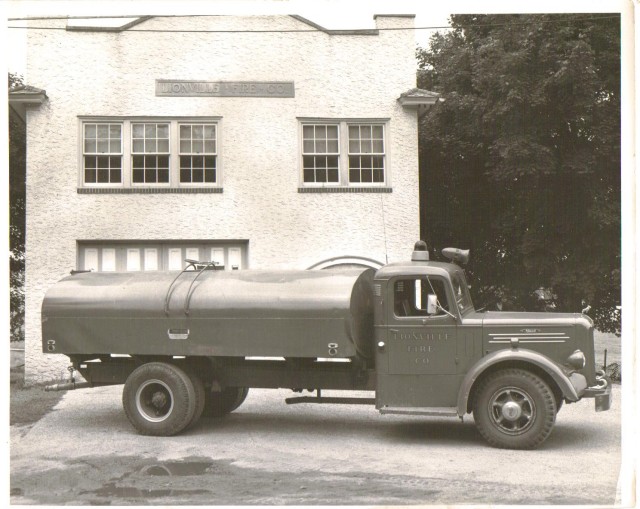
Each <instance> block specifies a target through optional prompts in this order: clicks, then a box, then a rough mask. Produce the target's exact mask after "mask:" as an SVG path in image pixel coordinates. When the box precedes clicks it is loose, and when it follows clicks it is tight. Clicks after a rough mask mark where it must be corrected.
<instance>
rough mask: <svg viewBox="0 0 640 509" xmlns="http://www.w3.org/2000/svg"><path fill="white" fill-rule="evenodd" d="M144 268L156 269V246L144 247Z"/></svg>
mask: <svg viewBox="0 0 640 509" xmlns="http://www.w3.org/2000/svg"><path fill="white" fill-rule="evenodd" d="M144 270H158V250H157V249H156V248H153V247H149V248H145V250H144Z"/></svg>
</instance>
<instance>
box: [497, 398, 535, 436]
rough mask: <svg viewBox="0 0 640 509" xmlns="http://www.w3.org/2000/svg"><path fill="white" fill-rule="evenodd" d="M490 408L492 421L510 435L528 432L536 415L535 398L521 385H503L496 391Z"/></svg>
mask: <svg viewBox="0 0 640 509" xmlns="http://www.w3.org/2000/svg"><path fill="white" fill-rule="evenodd" d="M488 410H489V416H490V418H491V421H492V423H493V424H494V425H495V426H496V427H497V428H498V429H499V430H500V431H502V432H503V433H506V434H508V435H520V434H522V433H524V432H526V431H527V430H528V429H529V428H530V427H531V426H532V425H533V423H534V421H535V417H536V406H535V403H534V401H533V398H532V397H531V396H530V395H529V394H528V393H527V392H526V391H524V390H522V389H520V388H519V387H503V388H501V389H499V390H497V391H496V392H494V393H493V395H492V396H491V398H490V399H489V408H488Z"/></svg>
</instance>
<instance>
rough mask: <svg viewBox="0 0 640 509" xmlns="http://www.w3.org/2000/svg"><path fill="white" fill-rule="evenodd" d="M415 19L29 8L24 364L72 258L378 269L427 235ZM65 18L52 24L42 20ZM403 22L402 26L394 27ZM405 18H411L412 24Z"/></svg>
mask: <svg viewBox="0 0 640 509" xmlns="http://www.w3.org/2000/svg"><path fill="white" fill-rule="evenodd" d="M413 22H414V20H413V16H410V15H379V16H375V25H376V28H375V29H367V30H350V31H331V30H326V29H324V28H322V27H319V26H318V25H315V24H314V23H312V22H310V21H308V20H305V19H303V18H300V17H298V16H195V17H188V16H187V17H150V18H138V19H135V20H130V22H128V23H126V24H124V25H122V23H119V24H118V25H121V26H114V27H112V28H108V29H106V28H101V29H96V28H90V27H83V26H82V24H78V23H75V26H68V25H67V21H66V20H51V19H50V20H40V21H31V22H30V26H31V27H32V28H33V29H30V30H29V37H28V67H27V75H26V81H27V82H28V83H29V85H30V86H31V87H37V88H28V89H26V90H23V91H22V93H19V94H18V93H16V94H13V95H12V97H11V98H10V100H11V101H13V102H14V104H16V105H17V104H18V103H19V105H20V107H23V106H26V113H27V115H26V117H27V160H28V163H27V232H26V238H27V246H26V252H27V269H26V270H27V272H26V274H27V275H26V354H25V361H26V363H25V364H26V366H25V377H26V378H27V379H29V380H37V379H51V378H53V377H57V376H59V375H60V374H61V373H63V372H64V371H65V368H66V366H67V364H68V363H67V362H66V358H63V357H62V356H46V355H44V354H42V353H41V352H42V346H41V337H40V306H41V303H42V299H43V296H44V294H45V292H46V290H47V289H48V288H49V287H50V286H51V285H53V284H54V283H55V282H56V281H58V280H59V279H61V278H62V277H64V276H66V275H67V274H68V273H69V271H70V270H72V269H80V270H83V269H92V270H103V271H110V270H162V269H180V268H182V266H183V263H184V259H185V258H191V259H199V260H207V261H210V260H215V261H217V262H219V264H221V265H224V266H225V269H226V270H234V269H238V270H243V269H247V268H271V267H273V268H285V267H286V268H303V269H304V268H310V267H314V268H324V267H326V266H329V265H332V264H341V263H342V264H344V263H349V264H352V263H360V264H365V265H372V266H376V265H379V264H383V263H386V262H387V261H394V260H399V259H404V258H406V257H407V256H409V253H410V251H411V248H412V246H413V243H414V242H415V241H416V240H417V239H418V237H419V223H418V221H419V200H418V136H417V116H418V112H419V110H420V109H421V108H423V107H426V106H428V105H430V104H433V103H434V102H435V101H437V96H435V95H434V94H430V93H425V91H420V90H416V89H415V88H414V87H415V79H416V78H415V75H416V62H415V57H414V53H415V41H414V31H413V30H410V28H412V27H413ZM37 27H49V28H51V27H54V28H57V30H52V29H47V30H38V29H36V28H37ZM389 29H392V30H389ZM402 29H406V30H402Z"/></svg>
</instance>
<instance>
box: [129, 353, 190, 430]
mask: <svg viewBox="0 0 640 509" xmlns="http://www.w3.org/2000/svg"><path fill="white" fill-rule="evenodd" d="M122 404H123V407H124V411H125V414H126V415H127V418H128V419H129V421H130V422H131V424H132V425H133V427H134V428H136V430H138V432H139V433H141V434H143V435H155V436H170V435H175V434H176V433H179V432H180V431H182V430H183V429H185V428H186V427H187V426H188V425H189V424H190V423H191V422H192V419H193V417H194V414H195V411H196V391H195V389H194V386H193V382H192V381H191V378H190V377H189V375H187V374H186V373H185V372H184V371H183V370H182V369H180V368H178V367H177V366H174V365H172V364H167V363H164V362H150V363H147V364H143V365H142V366H140V367H138V368H136V369H135V370H134V371H133V372H132V373H131V374H130V375H129V377H128V378H127V381H126V382H125V384H124V390H123V392H122Z"/></svg>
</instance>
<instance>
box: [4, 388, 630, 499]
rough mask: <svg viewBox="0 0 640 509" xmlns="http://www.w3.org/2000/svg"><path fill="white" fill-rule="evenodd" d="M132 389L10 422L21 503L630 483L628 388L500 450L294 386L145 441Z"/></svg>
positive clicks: (78, 396)
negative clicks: (529, 447)
mask: <svg viewBox="0 0 640 509" xmlns="http://www.w3.org/2000/svg"><path fill="white" fill-rule="evenodd" d="M121 393H122V386H113V387H102V388H95V389H82V390H76V391H71V392H69V393H67V394H65V396H64V397H63V398H62V400H61V401H60V403H59V404H58V405H57V406H56V407H55V409H54V410H53V411H52V412H50V413H49V414H47V415H46V416H45V417H44V418H42V419H41V420H40V421H39V422H37V423H35V424H32V425H27V426H19V425H16V426H12V427H11V451H10V453H11V471H10V490H11V503H12V504H42V505H168V504H171V505H256V504H259V505H307V504H308V505H336V504H337V505H406V504H438V505H440V504H482V505H485V504H486V505H498V504H508V505H515V504H527V505H542V504H544V505H548V504H553V505H564V504H571V505H585V504H588V505H597V506H609V505H614V504H616V503H619V502H620V500H621V498H620V497H621V489H622V490H624V489H625V487H624V486H622V487H621V486H620V485H619V483H618V480H619V474H620V465H621V453H622V451H621V429H620V422H621V421H620V408H621V405H620V397H621V390H620V386H619V385H618V386H614V387H613V391H612V394H613V404H612V408H611V410H609V411H607V412H600V413H596V412H595V410H594V403H593V400H583V401H581V402H578V403H576V404H572V405H567V404H565V405H564V406H563V408H562V410H561V411H560V413H559V414H558V417H557V421H556V426H555V428H554V431H553V432H552V434H551V436H550V437H549V439H548V440H547V441H546V442H545V443H544V444H543V446H542V447H541V448H540V449H538V450H535V451H511V450H500V449H494V448H491V447H489V446H488V445H487V444H486V443H485V442H484V441H483V439H482V438H481V436H480V435H479V433H478V432H477V431H476V429H475V426H474V424H473V419H472V418H471V417H470V416H467V417H465V419H464V422H462V423H461V422H460V421H459V420H458V419H450V418H449V419H445V418H425V417H413V416H394V415H380V414H379V413H378V412H377V411H376V410H375V409H374V408H373V407H372V406H360V405H358V406H345V405H306V404H301V405H286V404H285V403H284V398H285V397H289V396H291V395H292V393H291V392H290V391H285V390H277V391H274V390H251V391H250V393H249V397H248V398H247V400H246V402H245V403H244V404H243V405H242V406H241V407H240V408H239V409H238V410H236V411H235V412H234V413H233V414H231V415H230V416H227V417H226V418H224V419H202V420H201V421H200V422H198V424H196V425H195V426H194V427H193V428H191V429H190V430H188V431H187V432H184V433H183V434H181V435H178V436H174V437H163V438H157V437H145V436H141V435H138V434H136V433H135V431H134V430H133V428H132V427H131V425H130V424H129V422H128V421H127V419H126V417H125V415H124V411H123V410H122V405H121ZM323 395H326V396H330V395H339V393H331V392H330V391H326V392H323ZM349 395H350V396H371V394H358V393H355V394H354V393H349Z"/></svg>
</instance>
